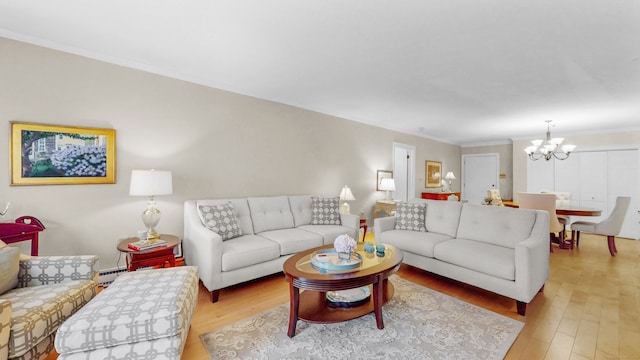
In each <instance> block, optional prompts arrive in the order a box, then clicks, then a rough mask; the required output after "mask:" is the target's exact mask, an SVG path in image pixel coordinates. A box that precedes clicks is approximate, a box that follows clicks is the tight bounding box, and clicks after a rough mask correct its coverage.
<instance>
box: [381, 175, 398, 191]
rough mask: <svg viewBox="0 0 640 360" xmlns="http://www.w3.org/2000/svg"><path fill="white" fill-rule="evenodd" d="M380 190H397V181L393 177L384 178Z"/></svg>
mask: <svg viewBox="0 0 640 360" xmlns="http://www.w3.org/2000/svg"><path fill="white" fill-rule="evenodd" d="M380 190H383V191H396V182H395V181H393V178H384V179H382V180H381V181H380Z"/></svg>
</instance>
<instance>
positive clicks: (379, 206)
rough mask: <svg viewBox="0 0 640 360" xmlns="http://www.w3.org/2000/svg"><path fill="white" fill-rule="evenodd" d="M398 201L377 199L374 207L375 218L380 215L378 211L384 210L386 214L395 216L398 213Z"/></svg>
mask: <svg viewBox="0 0 640 360" xmlns="http://www.w3.org/2000/svg"><path fill="white" fill-rule="evenodd" d="M396 207H398V205H397V203H396V202H395V201H393V200H378V201H376V207H375V208H374V209H373V218H374V219H375V218H377V217H378V213H379V212H380V211H382V212H383V213H385V215H384V216H393V215H394V214H395V213H396Z"/></svg>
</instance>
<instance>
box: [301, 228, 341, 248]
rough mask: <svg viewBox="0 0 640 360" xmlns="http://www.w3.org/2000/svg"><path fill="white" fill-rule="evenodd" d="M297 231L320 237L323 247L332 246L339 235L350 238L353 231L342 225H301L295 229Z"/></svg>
mask: <svg viewBox="0 0 640 360" xmlns="http://www.w3.org/2000/svg"><path fill="white" fill-rule="evenodd" d="M297 229H302V230H304V231H309V232H312V233H314V234H318V235H320V236H321V237H322V243H323V244H324V245H329V244H333V242H334V241H336V238H337V237H338V236H340V235H344V234H347V235H349V236H352V235H351V234H352V233H353V229H349V228H348V227H346V226H343V225H302V226H299V227H297Z"/></svg>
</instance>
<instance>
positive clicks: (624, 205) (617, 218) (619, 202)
mask: <svg viewBox="0 0 640 360" xmlns="http://www.w3.org/2000/svg"><path fill="white" fill-rule="evenodd" d="M629 203H631V197H630V196H618V197H617V198H616V205H615V206H614V207H613V211H611V214H610V215H609V217H607V218H606V219H604V220H602V221H601V222H599V223H596V222H590V221H576V222H574V223H573V224H571V239H572V241H573V240H574V239H575V243H576V246H579V245H580V232H581V231H584V232H589V233H592V234H598V235H605V236H606V237H607V243H608V245H609V253H610V254H611V256H616V253H617V252H618V249H616V235H618V234H619V233H620V229H621V228H622V223H623V222H624V217H625V215H626V214H627V210H628V209H629Z"/></svg>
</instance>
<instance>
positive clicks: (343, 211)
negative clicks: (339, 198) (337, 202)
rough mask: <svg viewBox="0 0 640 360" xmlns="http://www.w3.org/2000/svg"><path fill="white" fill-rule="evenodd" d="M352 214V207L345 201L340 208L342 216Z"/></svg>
mask: <svg viewBox="0 0 640 360" xmlns="http://www.w3.org/2000/svg"><path fill="white" fill-rule="evenodd" d="M350 212H351V206H349V204H348V203H347V202H346V201H345V202H344V204H342V205H341V206H340V214H349V213H350Z"/></svg>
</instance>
